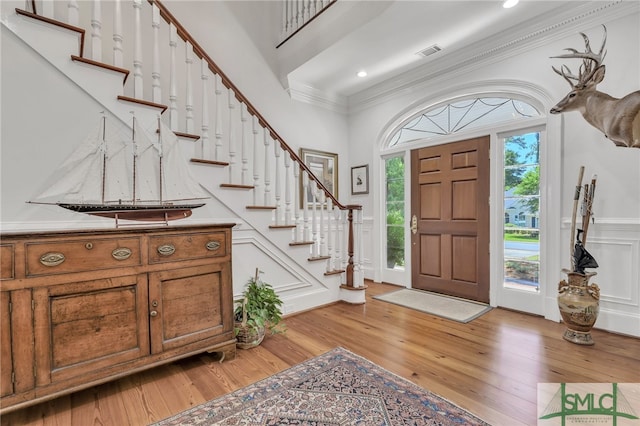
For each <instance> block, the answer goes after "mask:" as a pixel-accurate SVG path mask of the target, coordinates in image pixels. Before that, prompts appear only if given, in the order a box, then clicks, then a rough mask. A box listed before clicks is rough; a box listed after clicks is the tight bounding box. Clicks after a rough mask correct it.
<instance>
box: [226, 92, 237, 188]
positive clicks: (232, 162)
mask: <svg viewBox="0 0 640 426" xmlns="http://www.w3.org/2000/svg"><path fill="white" fill-rule="evenodd" d="M227 95H228V96H229V140H228V142H229V183H233V180H234V179H233V176H234V173H235V169H236V132H235V127H234V124H235V123H234V121H233V120H234V118H235V117H234V113H235V109H236V104H235V94H234V93H233V90H232V89H230V88H229V89H227Z"/></svg>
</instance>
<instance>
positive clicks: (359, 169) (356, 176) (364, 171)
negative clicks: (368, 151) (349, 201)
mask: <svg viewBox="0 0 640 426" xmlns="http://www.w3.org/2000/svg"><path fill="white" fill-rule="evenodd" d="M368 193H369V165H368V164H365V165H364V166H356V167H352V168H351V195H358V194H368Z"/></svg>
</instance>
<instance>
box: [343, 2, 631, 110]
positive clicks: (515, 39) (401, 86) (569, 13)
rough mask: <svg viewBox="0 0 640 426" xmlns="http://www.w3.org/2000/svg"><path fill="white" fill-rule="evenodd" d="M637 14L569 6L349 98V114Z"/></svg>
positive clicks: (610, 7)
mask: <svg viewBox="0 0 640 426" xmlns="http://www.w3.org/2000/svg"><path fill="white" fill-rule="evenodd" d="M639 11H640V3H639V2H636V1H624V0H618V1H615V2H610V3H606V4H601V5H599V6H598V7H595V8H594V7H593V3H592V2H588V3H586V4H580V5H579V6H574V5H572V4H571V2H569V3H568V4H567V6H566V7H565V8H564V10H562V11H560V12H559V11H557V10H555V11H553V13H549V14H547V15H546V16H543V17H541V18H540V19H537V20H536V22H535V23H532V24H530V25H527V26H522V25H520V26H518V27H514V28H512V30H511V31H505V32H502V33H501V34H499V35H497V36H495V37H490V38H487V39H484V40H482V41H479V42H476V43H473V44H471V45H469V46H467V47H465V48H464V49H461V50H458V51H457V52H454V53H451V54H449V55H447V56H445V57H444V58H442V59H441V60H440V61H438V62H435V63H427V64H425V65H422V66H420V67H417V68H414V69H412V70H410V71H407V72H405V73H403V74H401V75H400V76H397V77H394V78H390V79H388V80H386V81H384V82H382V83H380V84H378V85H376V86H373V87H371V88H368V89H366V90H363V91H362V92H359V93H357V94H355V95H352V96H350V97H349V98H348V112H349V113H354V112H358V111H361V110H364V109H367V108H370V107H372V106H374V105H377V104H379V103H382V102H386V101H388V100H389V99H391V98H393V97H396V96H398V94H399V93H404V92H408V91H414V90H415V89H416V88H417V87H422V86H426V85H434V84H436V83H442V82H443V81H447V80H452V79H455V78H456V77H458V76H459V75H461V74H466V73H468V72H470V71H473V70H474V69H477V68H480V67H482V66H485V65H486V64H487V63H490V62H495V61H497V60H500V59H503V58H509V57H512V56H515V55H517V54H519V53H523V52H525V51H527V50H529V49H531V48H534V47H538V46H542V45H544V44H547V43H549V42H550V41H552V40H557V39H560V38H562V37H564V36H566V35H567V34H571V33H573V32H576V30H578V31H580V30H581V29H582V28H583V27H588V26H590V25H594V24H597V23H600V21H602V20H603V19H606V20H612V19H617V18H621V17H624V16H628V15H629V14H633V13H638V12H639Z"/></svg>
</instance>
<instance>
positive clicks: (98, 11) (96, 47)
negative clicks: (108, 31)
mask: <svg viewBox="0 0 640 426" xmlns="http://www.w3.org/2000/svg"><path fill="white" fill-rule="evenodd" d="M91 59H93V60H94V61H97V62H102V0H93V10H92V15H91Z"/></svg>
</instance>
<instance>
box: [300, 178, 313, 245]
mask: <svg viewBox="0 0 640 426" xmlns="http://www.w3.org/2000/svg"><path fill="white" fill-rule="evenodd" d="M309 181H310V179H309V175H308V173H307V171H306V170H304V171H302V182H303V184H302V220H303V221H304V230H303V233H302V241H311V224H310V223H309V218H310V215H309V213H310V212H309V203H310V201H311V200H309V193H310V191H309V184H310V182H309Z"/></svg>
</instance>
